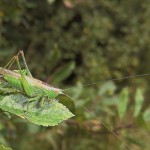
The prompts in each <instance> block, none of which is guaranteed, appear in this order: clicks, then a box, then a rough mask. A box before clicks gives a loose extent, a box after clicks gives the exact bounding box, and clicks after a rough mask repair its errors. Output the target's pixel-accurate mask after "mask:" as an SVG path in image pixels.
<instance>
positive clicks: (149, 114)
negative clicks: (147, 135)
mask: <svg viewBox="0 0 150 150" xmlns="http://www.w3.org/2000/svg"><path fill="white" fill-rule="evenodd" d="M143 118H144V120H145V121H146V122H147V121H148V122H150V108H148V109H146V110H145V111H144V113H143Z"/></svg>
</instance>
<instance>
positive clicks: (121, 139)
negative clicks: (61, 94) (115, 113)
mask: <svg viewBox="0 0 150 150" xmlns="http://www.w3.org/2000/svg"><path fill="white" fill-rule="evenodd" d="M65 96H67V97H69V98H70V99H71V100H72V101H74V102H76V101H77V100H76V99H73V98H72V97H70V96H69V95H66V94H65ZM81 107H82V108H83V109H84V110H86V111H87V112H88V113H90V111H89V110H88V109H87V108H86V107H85V106H83V105H82V106H81ZM99 122H100V123H101V124H102V125H103V126H104V127H105V128H106V129H107V130H108V131H109V132H110V133H112V134H113V135H114V136H115V137H116V138H117V139H118V140H119V141H120V142H122V143H123V144H124V145H125V146H126V147H127V148H128V149H131V147H130V146H129V145H128V144H127V143H126V142H125V141H124V138H123V137H121V136H119V135H117V134H116V133H115V132H113V131H112V130H111V129H110V128H109V127H108V126H107V125H106V124H105V123H103V122H102V121H100V120H99Z"/></svg>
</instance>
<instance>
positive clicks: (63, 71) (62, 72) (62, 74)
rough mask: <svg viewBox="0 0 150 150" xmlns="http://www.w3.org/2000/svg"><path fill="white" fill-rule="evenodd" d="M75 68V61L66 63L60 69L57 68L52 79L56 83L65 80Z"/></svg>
mask: <svg viewBox="0 0 150 150" xmlns="http://www.w3.org/2000/svg"><path fill="white" fill-rule="evenodd" d="M74 68H75V63H74V62H73V61H72V62H70V63H68V64H66V65H64V66H63V67H61V68H60V69H59V70H57V71H56V72H55V73H54V74H53V75H52V76H51V78H52V81H53V82H54V83H59V82H61V81H63V80H64V79H66V78H67V77H68V76H69V75H70V74H71V73H72V71H73V70H74Z"/></svg>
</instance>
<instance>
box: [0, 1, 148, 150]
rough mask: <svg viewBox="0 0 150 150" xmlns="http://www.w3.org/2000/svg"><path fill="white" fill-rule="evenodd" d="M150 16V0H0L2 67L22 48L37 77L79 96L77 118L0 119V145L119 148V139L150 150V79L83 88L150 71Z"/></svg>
mask: <svg viewBox="0 0 150 150" xmlns="http://www.w3.org/2000/svg"><path fill="white" fill-rule="evenodd" d="M149 15H150V1H149V0H143V1H140V0H132V1H131V0H126V1H120V0H113V1H110V0H42V1H41V0H32V1H29V0H15V1H12V0H0V66H5V64H7V62H8V61H9V60H10V58H11V57H12V56H14V55H15V54H16V53H17V52H18V51H19V50H21V49H23V50H24V52H25V56H26V59H27V62H28V65H29V68H30V70H31V72H32V74H33V75H34V77H36V78H38V79H41V80H43V81H45V82H47V83H49V84H51V85H54V86H56V87H59V88H62V89H67V88H70V89H69V90H67V91H66V93H67V94H69V95H70V96H71V97H72V98H74V99H76V102H75V114H76V116H75V117H74V118H72V119H69V120H67V121H65V122H62V123H61V124H59V125H58V126H55V127H41V126H37V125H34V124H32V123H29V122H28V121H26V120H23V119H20V118H18V117H16V116H12V118H11V119H8V118H7V117H1V118H0V143H1V144H3V145H6V146H10V147H11V148H13V149H14V150H35V149H36V150H41V149H42V150H85V149H86V150H101V149H102V150H116V149H120V150H123V149H127V147H126V146H125V144H124V142H126V143H127V145H128V146H129V147H130V148H131V149H134V150H141V149H142V150H148V149H150V144H149V139H150V127H149V126H150V107H149V98H150V94H149V92H150V90H149V89H150V86H149V85H150V77H149V76H143V77H140V78H139V77H136V78H132V79H124V80H118V81H110V82H105V83H98V84H94V85H89V86H83V85H84V84H87V83H92V82H98V81H105V80H109V79H112V78H122V77H124V76H130V75H137V74H143V73H148V72H150V61H149V60H150V19H149ZM12 69H16V65H13V66H12ZM82 106H85V107H86V108H87V109H88V110H89V111H86V110H84V109H83V108H82ZM101 122H103V123H104V124H106V125H107V126H108V127H109V128H110V129H111V130H112V131H113V132H114V133H115V134H117V135H118V136H119V137H121V141H120V140H119V139H118V138H116V136H114V135H113V134H112V133H111V132H110V131H109V130H108V129H107V128H106V127H104V126H103V124H101ZM123 141H124V142H123Z"/></svg>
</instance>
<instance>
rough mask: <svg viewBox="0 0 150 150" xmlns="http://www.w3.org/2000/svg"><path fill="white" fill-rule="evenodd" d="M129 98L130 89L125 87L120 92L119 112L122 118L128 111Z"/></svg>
mask: <svg viewBox="0 0 150 150" xmlns="http://www.w3.org/2000/svg"><path fill="white" fill-rule="evenodd" d="M128 100H129V91H128V88H124V89H123V90H122V91H121V93H120V97H119V102H118V114H119V117H120V118H123V116H124V115H125V113H126V110H127V104H128Z"/></svg>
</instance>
